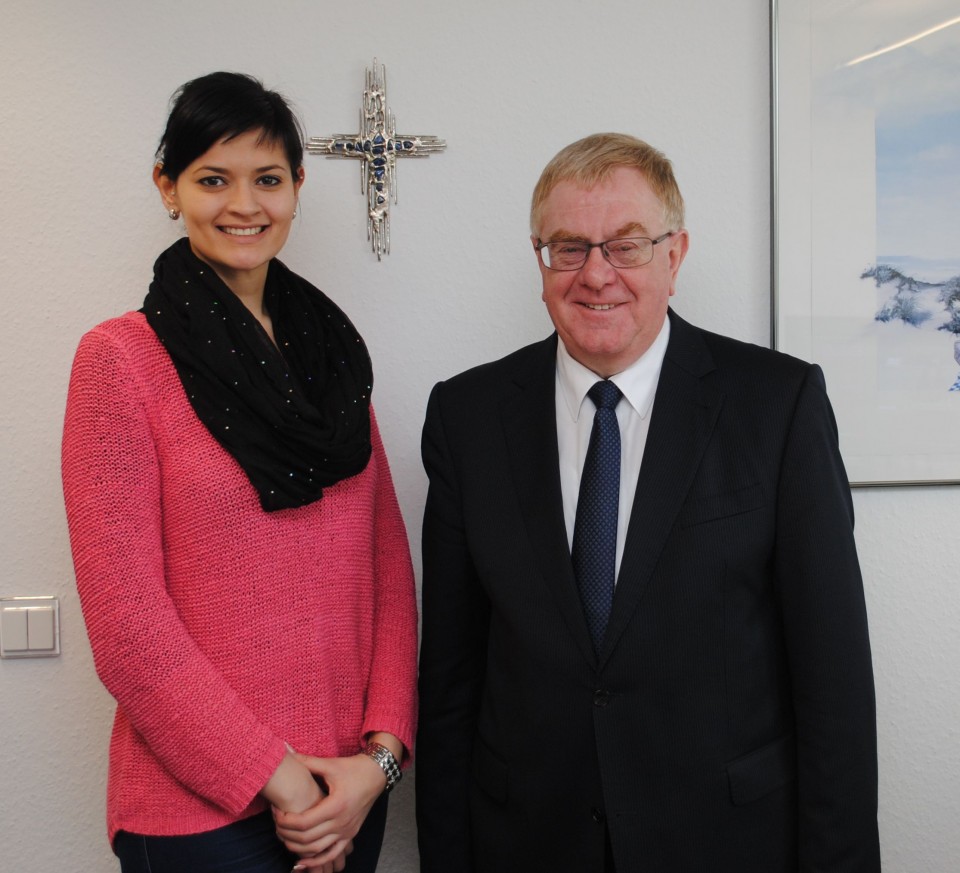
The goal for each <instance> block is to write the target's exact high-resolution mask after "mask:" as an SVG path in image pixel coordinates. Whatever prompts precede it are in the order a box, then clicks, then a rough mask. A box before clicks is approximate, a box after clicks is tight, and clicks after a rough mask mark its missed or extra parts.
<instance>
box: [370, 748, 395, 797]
mask: <svg viewBox="0 0 960 873" xmlns="http://www.w3.org/2000/svg"><path fill="white" fill-rule="evenodd" d="M363 754H364V755H366V756H367V757H368V758H373V760H374V761H376V763H377V766H378V767H379V768H380V769H381V770H383V773H384V775H385V776H386V777H387V787H386V788H385V789H384V794H388V793H389V792H390V791H392V790H393V786H394V785H396V784H397V783H398V782H399V781H400V780H401V779H402V778H403V773H401V772H400V765H399V764H398V763H397V759H396V758H395V757H394V756H393V752H391V751H390V750H389V749H388V748H387V747H386V746H384V745H381V744H380V743H367V745H366V746H364V748H363Z"/></svg>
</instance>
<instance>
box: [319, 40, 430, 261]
mask: <svg viewBox="0 0 960 873" xmlns="http://www.w3.org/2000/svg"><path fill="white" fill-rule="evenodd" d="M446 147H447V143H446V141H445V140H442V139H440V138H438V137H435V136H425V135H422V134H420V135H416V136H414V135H410V134H397V133H396V119H394V117H393V113H392V112H390V111H389V110H388V109H387V77H386V69H385V68H384V67H383V65H382V64H380V63H378V62H377V59H376V58H374V59H373V70H372V71H371V70H370V69H368V70H367V74H366V87H365V88H364V91H363V106H362V107H361V108H360V132H359V133H335V134H334V135H333V136H312V137H310V138H309V139H308V140H307V151H308V152H309V153H310V154H312V155H324V156H325V157H328V158H356V159H358V160H360V161H362V163H361V164H360V190H361V192H363V191H366V194H367V239H369V240H370V244H371V246H372V248H373V251H374V252H376V255H377V260H378V261H379V260H381V258H382V257H383V255H384V254H389V253H390V199H391V197H392V198H393V202H394V203H396V202H397V186H396V172H397V158H428V157H430V155H431V154H433V153H434V152H442V151H443V150H444V149H445V148H446Z"/></svg>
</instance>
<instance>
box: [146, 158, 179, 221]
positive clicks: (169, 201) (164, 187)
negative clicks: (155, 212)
mask: <svg viewBox="0 0 960 873" xmlns="http://www.w3.org/2000/svg"><path fill="white" fill-rule="evenodd" d="M162 170H163V167H162V166H161V165H160V164H155V165H154V167H153V184H154V185H156V186H157V190H158V191H159V192H160V199H161V200H162V201H163V208H164V209H166V210H167V211H168V212H169V211H170V210H171V209H177V210H179V208H180V204H179V202H178V201H177V183H176V182H174V181H173V179H171V178H170V177H169V176H165V175H164V174H163V172H162Z"/></svg>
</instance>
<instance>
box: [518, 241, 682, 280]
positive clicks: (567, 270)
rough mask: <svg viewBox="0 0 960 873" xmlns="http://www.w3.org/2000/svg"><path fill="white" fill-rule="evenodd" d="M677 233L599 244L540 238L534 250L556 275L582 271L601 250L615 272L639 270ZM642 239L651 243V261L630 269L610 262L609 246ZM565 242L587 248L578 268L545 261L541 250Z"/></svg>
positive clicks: (635, 265)
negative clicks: (659, 246) (591, 256)
mask: <svg viewBox="0 0 960 873" xmlns="http://www.w3.org/2000/svg"><path fill="white" fill-rule="evenodd" d="M676 233H677V231H675V230H668V231H667V232H666V233H664V234H661V235H660V236H658V237H657V238H656V239H651V238H650V237H649V236H618V237H614V238H613V239H606V240H604V241H603V242H598V243H591V242H584V241H583V240H580V239H554V240H550V242H544V241H543V240H542V239H540V237H537V242H536V243H535V244H534V246H533V247H534V249H536V252H537V257H538V258H539V259H540V263H541V264H543V266H544V267H545V268H546V269H547V270H553V271H554V272H556V273H573V272H575V271H577V270H582V269H583V265H584V264H585V263H586V262H587V261H589V260H590V252H591V250H592V249H600V254H602V255H603V258H604V260H605V261H606V262H607V263H608V264H609V265H610V266H611V267H613V269H615V270H635V269H637V267H645V266H646V265H647V264H649V263H650V261H652V260H653V255H654V248H653V247H654V246H656V245H659V244H660V243H662V242H663V241H664V240H665V239H670V237H672V236H675V235H676ZM641 239H645V240H647V242H649V243H650V260H647V261H644V262H643V263H642V264H634V265H633V266H630V267H620V266H618V265H617V264H615V263H614V262H613V261H611V260H610V252H609V250H608V249H607V246H608V245H610V243H615V242H621V241H623V240H629V241H630V242H635V241H637V240H641ZM563 242H566V243H577V244H578V245H583V246H586V247H587V248H586V251H585V252H584V255H583V260H582V261H581V262H580V263H579V264H577V266H575V267H551V266H550V265H549V264H548V263H547V262H546V261H544V259H543V253H542V251H541V250H542V249H545V248H546V247H547V246H550V245H553V244H554V243H563Z"/></svg>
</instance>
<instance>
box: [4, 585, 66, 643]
mask: <svg viewBox="0 0 960 873" xmlns="http://www.w3.org/2000/svg"><path fill="white" fill-rule="evenodd" d="M59 654H60V601H59V600H58V599H57V598H56V597H0V657H2V658H51V657H54V656H56V655H59Z"/></svg>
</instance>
